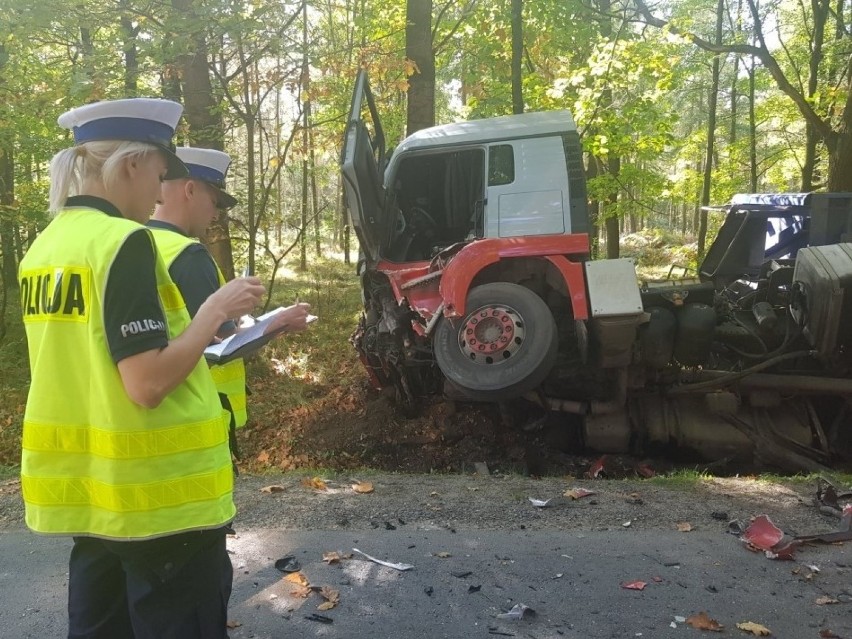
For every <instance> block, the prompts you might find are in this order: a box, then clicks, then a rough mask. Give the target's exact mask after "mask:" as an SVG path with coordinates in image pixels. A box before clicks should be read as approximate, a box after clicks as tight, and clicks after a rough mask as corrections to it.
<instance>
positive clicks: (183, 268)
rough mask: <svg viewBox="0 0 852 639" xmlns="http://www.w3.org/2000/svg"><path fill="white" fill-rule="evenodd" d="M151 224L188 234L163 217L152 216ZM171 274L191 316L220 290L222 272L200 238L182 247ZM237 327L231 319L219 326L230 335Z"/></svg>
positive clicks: (222, 331) (220, 332) (223, 333)
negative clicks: (154, 218)
mask: <svg viewBox="0 0 852 639" xmlns="http://www.w3.org/2000/svg"><path fill="white" fill-rule="evenodd" d="M148 226H149V227H150V228H154V229H166V230H168V231H173V232H174V233H180V234H181V235H183V236H186V233H184V232H183V231H182V230H181V229H180V228H179V227H177V226H175V225H174V224H170V223H169V222H163V221H162V220H149V221H148ZM169 275H170V276H171V278H172V281H173V282H174V283H175V284H177V287H178V288H179V289H180V293H181V295H183V299H184V301H185V302H186V310H188V311H189V316H190V317H195V314H196V313H197V312H198V309H199V308H200V307H201V305H202V304H203V303H204V300H206V299H207V298H208V297H210V296H211V295H212V294H213V293H215V292H216V291H217V290H219V274H218V272H217V270H216V263H215V262H214V261H213V256H212V255H210V252H209V251H208V250H207V247H206V246H204V245H203V244H201V242H193V243H192V244H190V245H189V246H187V247H186V248H185V249H184V250H183V251H181V253H180V255H178V256H177V257H176V258H175V259H174V261H173V262H172V265H171V266H170V267H169ZM236 330H237V326H236V324H235V323H234V322H233V321H230V320H229V321H228V322H225V323H224V324H222V326H221V327H220V328H219V335H220V336H225V335H230V334H231V333H233V332H234V331H236Z"/></svg>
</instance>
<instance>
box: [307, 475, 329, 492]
mask: <svg viewBox="0 0 852 639" xmlns="http://www.w3.org/2000/svg"><path fill="white" fill-rule="evenodd" d="M302 486H304V487H305V488H313V489H314V490H327V489H328V486H327V485H326V483H325V481H323V480H322V479H321V478H319V477H303V478H302Z"/></svg>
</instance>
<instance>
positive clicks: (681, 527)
mask: <svg viewBox="0 0 852 639" xmlns="http://www.w3.org/2000/svg"><path fill="white" fill-rule="evenodd" d="M677 530H678V532H689V531H691V530H692V524H690V523H689V522H688V521H679V522H677Z"/></svg>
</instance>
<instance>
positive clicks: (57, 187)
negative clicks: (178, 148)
mask: <svg viewBox="0 0 852 639" xmlns="http://www.w3.org/2000/svg"><path fill="white" fill-rule="evenodd" d="M156 150H157V147H155V146H152V145H150V144H146V143H144V142H127V141H122V140H103V141H95V142H85V143H83V144H81V145H79V146H72V147H71V148H69V149H64V150H62V151H60V152H59V153H57V154H56V155H54V156H53V159H52V160H51V161H50V206H49V210H50V212H51V213H54V214H55V213H57V212H59V211H60V210H61V209H62V207H63V206H64V205H65V200H67V199H68V198H69V197H70V196H72V195H79V194H80V188H81V187H82V185H83V182H84V181H86V180H91V179H100V180H101V181H102V182H103V185H104V186H105V187H106V188H107V189H110V188H112V186H113V185H114V184H115V182H116V180H117V179H118V175H119V170H120V168H121V163H122V161H123V160H125V159H136V158H139V159H141V158H144V157H145V156H146V155H147V154H148V153H151V152H152V151H156Z"/></svg>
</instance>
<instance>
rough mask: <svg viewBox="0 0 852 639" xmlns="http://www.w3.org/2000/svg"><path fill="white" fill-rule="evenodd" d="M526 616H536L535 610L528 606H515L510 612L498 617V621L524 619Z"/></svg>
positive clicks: (502, 613)
mask: <svg viewBox="0 0 852 639" xmlns="http://www.w3.org/2000/svg"><path fill="white" fill-rule="evenodd" d="M525 614H529V615H534V614H535V610H533V609H532V608H530V607H529V606H527V605H526V604H522V603H519V604H515V605H514V606H512V609H511V610H510V611H509V612H501V613H500V614H499V615H497V618H498V619H523V618H524V615H525Z"/></svg>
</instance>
